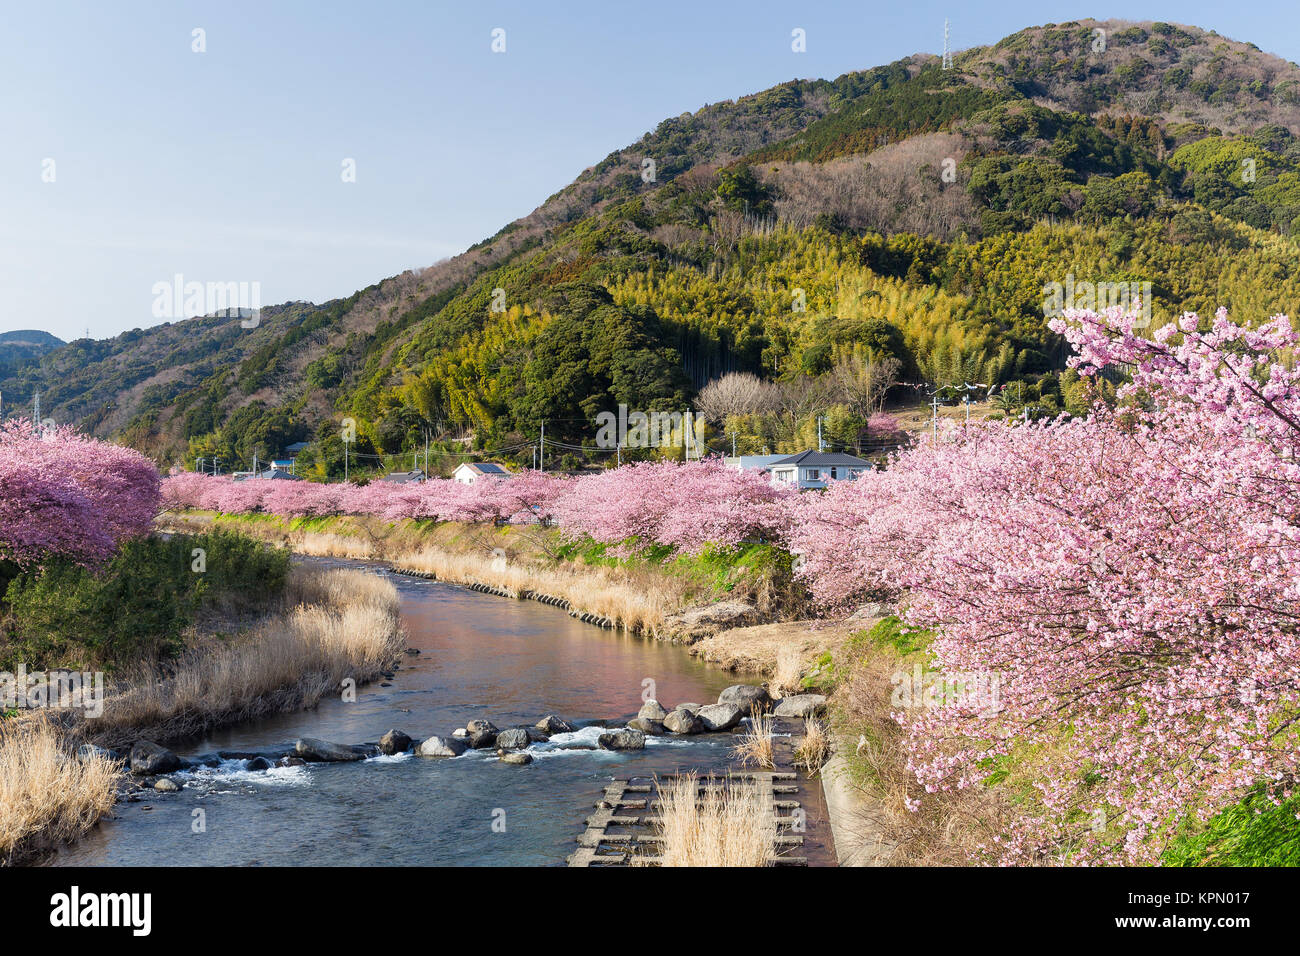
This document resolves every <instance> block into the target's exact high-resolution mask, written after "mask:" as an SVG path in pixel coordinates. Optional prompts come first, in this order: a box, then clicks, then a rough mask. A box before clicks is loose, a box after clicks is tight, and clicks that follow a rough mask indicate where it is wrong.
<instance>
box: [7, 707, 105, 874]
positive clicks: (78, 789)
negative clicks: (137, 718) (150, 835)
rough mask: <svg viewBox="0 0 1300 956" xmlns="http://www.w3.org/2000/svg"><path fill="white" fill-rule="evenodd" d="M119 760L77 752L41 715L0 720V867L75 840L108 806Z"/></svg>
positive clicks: (97, 819) (15, 863)
mask: <svg viewBox="0 0 1300 956" xmlns="http://www.w3.org/2000/svg"><path fill="white" fill-rule="evenodd" d="M120 776H121V764H120V763H118V762H117V761H114V760H110V759H109V758H107V757H105V756H102V755H98V754H91V755H89V756H87V757H85V758H80V757H78V756H77V755H76V754H75V753H74V752H73V751H72V749H71V745H70V743H69V741H68V739H67V738H66V736H65V735H63V734H60V733H59V732H58V731H57V730H56V729H55V728H54V726H53V725H52V724H51V723H50V722H49V721H47V720H45V719H43V718H38V719H34V720H24V721H17V720H3V721H0V866H11V865H17V864H22V863H26V862H28V861H30V860H31V859H33V858H35V857H37V856H39V855H41V854H42V853H45V852H46V851H48V850H50V849H53V848H54V847H57V846H60V845H62V844H65V843H71V842H72V841H74V840H77V839H78V838H80V837H81V835H82V834H84V833H85V832H86V831H87V830H89V829H90V828H91V827H93V826H94V825H95V824H96V823H97V822H98V821H99V818H100V817H102V816H103V815H104V814H105V813H107V812H108V811H109V809H110V808H111V807H112V806H113V800H114V798H115V792H116V788H117V783H118V779H119V777H120Z"/></svg>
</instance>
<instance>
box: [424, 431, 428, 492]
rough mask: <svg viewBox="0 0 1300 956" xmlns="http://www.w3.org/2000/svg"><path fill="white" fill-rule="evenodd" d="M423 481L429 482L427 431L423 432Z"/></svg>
mask: <svg viewBox="0 0 1300 956" xmlns="http://www.w3.org/2000/svg"><path fill="white" fill-rule="evenodd" d="M424 480H425V481H428V480H429V429H427V428H426V429H425V430H424Z"/></svg>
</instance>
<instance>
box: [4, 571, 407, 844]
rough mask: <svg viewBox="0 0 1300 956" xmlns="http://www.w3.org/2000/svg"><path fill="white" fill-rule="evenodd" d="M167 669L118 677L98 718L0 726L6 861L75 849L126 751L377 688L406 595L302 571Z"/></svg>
mask: <svg viewBox="0 0 1300 956" xmlns="http://www.w3.org/2000/svg"><path fill="white" fill-rule="evenodd" d="M187 643H188V646H187V649H186V650H185V651H184V652H183V653H182V654H181V656H180V657H179V658H178V659H177V660H176V661H175V662H173V663H172V664H171V665H169V666H168V667H167V669H166V671H163V670H162V669H160V668H156V667H155V668H148V669H145V668H141V669H137V670H135V671H133V672H132V673H129V674H125V675H121V676H118V677H117V678H115V679H114V680H113V681H112V683H111V684H110V685H109V686H108V688H107V689H106V693H105V696H104V700H103V707H102V713H101V714H100V715H99V716H97V717H89V716H85V715H84V714H83V713H80V712H77V711H59V712H57V718H58V719H55V718H54V716H53V715H47V714H46V713H45V712H34V713H31V714H25V713H22V712H20V713H19V714H18V715H16V716H11V717H8V718H6V719H4V720H3V721H0V771H2V774H0V776H2V779H0V864H2V865H14V864H22V863H26V862H30V861H31V860H33V859H35V858H37V857H39V856H41V855H42V854H44V853H46V852H48V851H49V850H51V849H53V848H56V847H58V846H61V845H65V844H68V843H71V842H75V841H76V840H77V839H79V838H81V837H82V836H83V835H84V834H85V833H86V832H87V831H88V830H90V829H91V828H93V827H94V826H95V824H96V823H97V822H98V821H99V819H100V818H101V817H102V816H103V815H104V814H106V813H108V812H109V811H110V810H111V808H112V807H113V805H114V802H115V800H116V798H117V795H118V793H119V791H120V789H121V787H122V785H123V781H124V776H125V772H124V761H123V759H122V757H121V756H120V755H121V753H122V752H123V751H124V750H125V749H126V748H129V747H130V746H131V745H132V744H134V743H135V742H136V741H140V740H144V741H148V742H150V743H158V742H164V743H172V742H175V741H180V740H185V739H190V738H194V737H195V736H197V735H199V734H202V733H205V732H207V731H210V730H213V729H214V728H218V727H224V726H231V725H234V724H238V723H242V722H244V721H248V720H253V719H256V718H259V717H264V716H266V715H269V714H277V713H286V712H291V711H295V710H302V709H305V708H310V707H314V706H316V705H317V704H318V703H319V701H320V700H321V699H322V698H323V697H324V696H326V695H328V694H335V693H340V692H341V691H342V690H344V689H345V688H347V687H357V686H361V685H364V684H367V683H369V682H371V681H373V680H375V679H376V678H378V677H379V676H381V675H382V674H384V673H386V672H389V671H390V669H391V668H395V667H396V666H398V661H399V659H400V656H401V654H402V651H403V649H404V648H405V645H406V640H405V632H404V630H403V629H402V626H401V620H400V603H399V600H398V596H397V591H396V589H395V588H394V587H393V586H392V584H391V582H389V581H386V580H384V579H383V578H382V577H380V576H378V575H375V574H369V573H366V572H362V571H355V570H340V569H335V570H321V569H313V568H303V567H296V568H294V569H293V570H292V571H291V572H290V574H289V578H288V581H287V582H286V585H285V589H284V593H283V595H282V596H281V598H280V601H279V605H278V606H277V607H276V608H275V609H274V610H273V611H271V612H270V613H268V614H266V615H264V616H263V617H261V618H259V619H258V620H256V621H255V622H253V623H251V624H248V623H247V622H244V623H242V624H241V625H239V626H238V629H237V630H236V632H235V633H233V634H230V633H223V631H222V629H221V628H219V627H216V626H214V625H212V624H211V623H209V624H208V626H207V627H205V628H203V629H194V630H193V631H191V633H190V634H189V635H188V637H187Z"/></svg>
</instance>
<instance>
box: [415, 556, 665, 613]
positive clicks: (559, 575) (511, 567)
mask: <svg viewBox="0 0 1300 956" xmlns="http://www.w3.org/2000/svg"><path fill="white" fill-rule="evenodd" d="M393 563H394V564H395V565H397V566H399V567H404V568H409V569H411V570H413V571H425V572H430V573H432V574H433V575H434V576H435V577H436V578H438V579H439V580H440V581H451V582H453V583H456V584H486V585H488V586H489V587H494V588H500V589H501V590H503V591H506V592H508V593H509V594H511V595H514V596H516V597H518V596H519V595H520V594H523V593H524V592H536V593H538V594H546V595H550V596H551V597H557V598H563V599H564V600H566V601H568V602H569V605H570V606H571V607H572V608H574V609H575V610H577V611H582V612H586V613H588V614H595V615H598V616H600V617H605V618H609V619H610V620H611V621H614V622H615V623H616V624H617V625H618V626H619V627H622V628H624V629H625V630H629V631H644V632H646V633H650V634H655V633H657V632H658V630H659V629H660V628H661V627H662V626H663V623H664V619H665V618H666V617H667V616H668V615H669V614H671V613H672V612H673V611H675V610H677V609H678V608H679V607H680V606H681V603H682V599H683V595H682V593H681V592H680V591H674V590H673V589H672V585H671V583H669V582H666V581H665V579H664V578H663V577H661V576H657V577H654V578H653V579H652V578H651V576H650V575H648V574H644V573H638V572H636V571H633V570H630V569H627V568H622V567H606V566H603V565H599V566H597V565H587V564H582V563H575V564H574V566H573V567H572V569H570V568H568V567H553V568H551V567H538V566H534V565H531V564H525V563H523V562H522V561H517V560H503V559H501V558H499V557H494V556H493V555H492V554H491V552H488V551H486V550H485V551H484V552H483V553H482V554H472V553H471V554H465V553H460V552H453V551H447V550H445V549H443V548H439V547H425V548H422V549H421V550H419V551H417V552H414V553H411V554H405V555H399V556H398V557H396V558H394V559H393Z"/></svg>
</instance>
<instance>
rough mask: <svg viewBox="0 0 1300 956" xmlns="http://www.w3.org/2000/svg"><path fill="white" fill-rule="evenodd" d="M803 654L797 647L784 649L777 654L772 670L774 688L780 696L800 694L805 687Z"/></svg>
mask: <svg viewBox="0 0 1300 956" xmlns="http://www.w3.org/2000/svg"><path fill="white" fill-rule="evenodd" d="M802 680H803V654H802V653H800V650H799V648H797V647H783V648H781V649H780V650H778V651H777V652H776V667H775V668H773V670H772V687H773V688H775V689H776V691H777V692H778V693H780V694H783V695H784V694H798V693H800V692H802V690H803V685H802V684H801V681H802Z"/></svg>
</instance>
